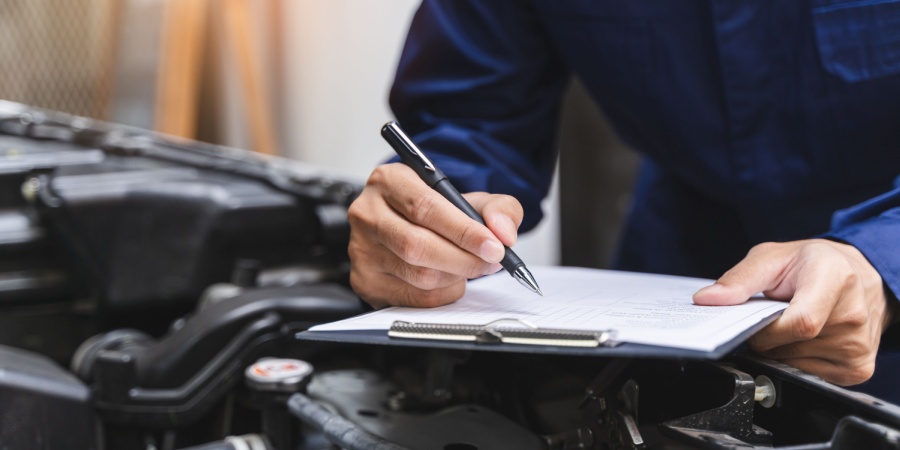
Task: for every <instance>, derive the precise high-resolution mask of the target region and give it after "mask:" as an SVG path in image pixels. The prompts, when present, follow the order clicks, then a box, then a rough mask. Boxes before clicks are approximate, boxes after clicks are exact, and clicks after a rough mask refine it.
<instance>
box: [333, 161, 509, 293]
mask: <svg viewBox="0 0 900 450" xmlns="http://www.w3.org/2000/svg"><path fill="white" fill-rule="evenodd" d="M491 197H492V196H489V195H487V194H485V195H482V196H479V195H475V196H474V198H476V199H477V200H478V202H479V207H480V208H485V207H487V205H490V204H492V203H498V202H497V201H496V199H494V200H492V199H491ZM493 197H505V196H493ZM504 202H508V200H501V201H500V202H499V204H500V206H495V207H493V208H495V209H496V210H498V211H506V210H507V209H509V208H510V206H509V205H504V204H503V203H504ZM517 204H518V203H517V202H516V205H517ZM514 206H515V205H514ZM514 206H513V214H514V213H515V210H514ZM498 214H506V213H505V212H501V213H498ZM347 217H348V221H349V222H350V245H349V248H348V252H349V255H350V261H351V273H350V283H351V285H352V287H353V289H354V291H356V293H357V294H358V295H359V296H360V297H361V298H363V300H365V301H367V302H368V303H370V304H372V305H373V306H376V307H380V306H386V305H403V306H417V307H431V306H438V305H442V304H446V303H450V302H453V301H455V300H457V299H458V298H459V297H461V296H462V295H463V293H464V292H465V281H466V279H467V278H476V277H480V276H482V275H485V274H487V273H493V272H496V271H498V270H500V267H499V264H498V262H499V261H500V259H502V257H503V255H504V248H503V244H502V243H501V241H500V239H498V238H497V237H496V236H495V235H494V233H493V232H492V231H491V230H490V229H488V228H487V227H485V226H483V225H481V224H480V223H478V222H476V221H474V220H472V219H471V218H469V217H468V216H466V215H465V214H464V213H462V212H461V211H460V210H458V209H457V208H456V207H455V206H453V205H452V204H451V203H450V202H449V201H447V200H446V199H444V198H443V197H442V196H440V194H438V193H437V192H435V191H433V190H432V189H431V188H429V187H428V186H427V185H426V184H425V183H423V182H422V181H421V180H420V179H419V178H418V176H417V175H416V174H415V173H414V172H413V171H412V170H411V169H409V168H408V167H406V166H404V165H402V164H389V165H385V166H381V167H379V168H378V169H376V170H375V171H373V173H372V175H371V176H370V177H369V180H368V182H367V183H366V187H365V189H364V190H363V192H362V193H361V194H360V196H359V197H358V198H357V199H356V200H355V201H354V202H353V204H351V205H350V208H349V210H348V215H347ZM515 220H521V214H519V215H518V216H517V217H516V219H515ZM500 228H502V226H501V227H500ZM503 231H504V232H505V233H507V234H510V233H511V234H512V236H513V239H514V237H515V230H512V232H510V231H509V230H503ZM507 238H508V236H506V237H504V239H507Z"/></svg>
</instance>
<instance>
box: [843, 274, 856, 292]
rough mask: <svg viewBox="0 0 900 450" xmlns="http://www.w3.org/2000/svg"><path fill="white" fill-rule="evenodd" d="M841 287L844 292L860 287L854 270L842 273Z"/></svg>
mask: <svg viewBox="0 0 900 450" xmlns="http://www.w3.org/2000/svg"><path fill="white" fill-rule="evenodd" d="M841 281H842V283H841V287H843V290H844V291H848V290H850V289H853V288H855V287H856V286H859V285H860V278H859V274H858V273H856V271H855V270H848V271H845V272H844V273H843V277H842V280H841Z"/></svg>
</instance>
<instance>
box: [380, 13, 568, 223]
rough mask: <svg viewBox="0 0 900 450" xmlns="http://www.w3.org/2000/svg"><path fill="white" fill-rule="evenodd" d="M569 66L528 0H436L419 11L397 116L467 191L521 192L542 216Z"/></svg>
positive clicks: (397, 90) (531, 216)
mask: <svg viewBox="0 0 900 450" xmlns="http://www.w3.org/2000/svg"><path fill="white" fill-rule="evenodd" d="M567 81H568V72H567V70H566V69H565V68H564V66H563V64H562V62H561V60H560V59H559V57H558V56H557V55H556V54H555V53H554V52H553V49H552V46H551V44H550V40H549V38H548V36H547V34H546V31H545V29H544V28H543V27H542V26H541V24H540V22H539V21H538V18H537V16H536V14H535V12H534V11H533V10H532V5H531V3H530V2H524V1H521V0H496V1H489V2H485V1H477V0H474V1H462V0H446V1H439V0H434V1H429V0H425V1H424V2H423V4H422V5H421V7H420V8H419V10H418V11H417V12H416V14H415V17H414V18H413V21H412V24H411V26H410V31H409V36H408V38H407V41H406V45H405V47H404V49H403V53H402V55H401V58H400V64H399V67H398V69H397V75H396V78H395V80H394V85H393V88H392V89H391V94H390V104H391V108H392V109H393V111H394V114H395V115H396V117H397V120H398V121H399V123H400V124H401V126H402V127H403V128H404V130H405V131H406V132H407V133H408V134H409V135H410V137H411V138H412V139H413V141H415V142H416V144H418V145H419V146H420V147H421V148H422V149H423V150H424V151H425V152H426V153H427V154H428V156H429V158H431V159H432V160H433V161H434V162H435V164H437V165H438V166H439V167H440V168H441V170H443V171H444V173H446V174H447V175H448V176H449V177H450V179H451V181H452V182H453V184H454V185H455V186H456V187H457V188H458V189H459V190H460V191H462V192H471V191H487V192H493V193H503V194H508V195H512V196H513V197H515V198H517V199H518V200H519V202H521V203H522V206H523V207H524V209H525V217H524V221H523V224H522V230H523V231H526V230H528V229H530V228H532V227H534V226H535V225H536V224H537V222H538V221H539V220H540V219H541V216H542V212H541V208H540V204H541V200H542V199H543V198H544V196H545V195H546V194H547V191H548V190H549V186H550V181H551V178H552V176H553V168H554V164H555V161H556V151H555V149H554V148H553V141H554V130H555V128H556V126H557V116H558V110H559V102H560V97H561V95H562V91H563V89H564V88H565V85H566V83H567Z"/></svg>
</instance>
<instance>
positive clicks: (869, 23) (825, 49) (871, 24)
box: [812, 0, 900, 83]
mask: <svg viewBox="0 0 900 450" xmlns="http://www.w3.org/2000/svg"><path fill="white" fill-rule="evenodd" d="M812 15H813V22H814V24H815V34H816V43H817V45H818V47H819V54H820V57H821V58H822V64H823V66H824V68H825V70H827V71H828V72H829V73H830V74H832V75H834V76H836V77H838V78H840V79H842V80H844V81H846V82H850V83H854V82H859V81H866V80H871V79H875V78H880V77H885V76H890V75H897V74H900V0H855V1H844V0H813V9H812Z"/></svg>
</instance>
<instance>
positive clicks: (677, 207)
mask: <svg viewBox="0 0 900 450" xmlns="http://www.w3.org/2000/svg"><path fill="white" fill-rule="evenodd" d="M897 29H900V0H893V1H879V2H860V1H855V0H854V1H844V0H809V1H782V0H767V1H759V0H752V1H751V0H747V1H736V0H710V1H696V0H631V1H604V0H584V1H580V0H567V1H558V0H532V1H524V0H516V1H512V0H510V1H490V2H488V1H484V2H479V1H461V0H449V1H428V0H426V1H425V3H424V4H423V5H422V7H421V8H420V10H419V11H418V12H417V14H416V16H415V18H414V20H413V23H412V26H411V29H410V34H409V39H408V41H407V44H406V47H405V49H404V52H403V56H402V58H401V61H400V66H399V69H398V72H397V77H396V81H395V85H394V88H393V90H392V93H391V105H392V107H393V108H394V111H395V113H396V115H397V118H398V119H399V121H400V123H401V124H402V125H403V126H404V128H405V129H406V131H407V132H408V133H409V134H410V135H411V136H412V138H413V140H415V141H416V142H417V143H418V144H419V146H420V147H422V148H423V149H424V150H425V151H426V152H427V153H428V154H429V157H430V158H431V159H432V160H434V161H435V163H436V164H437V165H438V166H440V167H441V168H442V170H443V171H444V172H445V173H447V174H448V175H449V176H450V178H451V179H452V180H453V183H454V184H455V185H456V186H457V187H458V188H459V189H460V191H462V192H470V193H469V194H467V198H468V199H469V201H470V202H471V203H472V204H473V206H474V207H475V208H476V209H477V210H479V211H480V212H481V213H482V215H483V216H484V218H485V221H486V223H487V227H483V226H481V225H479V224H476V223H474V222H473V221H471V220H470V219H468V218H467V217H466V216H465V215H463V214H462V213H461V212H460V211H458V210H456V209H455V208H454V207H453V206H452V205H451V204H450V203H449V202H447V201H446V200H444V199H443V198H442V197H440V196H439V195H438V194H437V193H435V192H433V191H431V190H430V189H429V188H428V187H427V186H426V185H425V184H424V183H422V182H421V181H420V180H419V179H418V178H417V177H416V176H415V175H414V173H413V172H412V171H411V170H409V169H408V168H406V167H405V166H403V165H400V164H387V165H383V166H381V167H379V168H377V169H376V170H375V171H374V172H373V173H372V175H371V177H370V178H369V181H368V183H367V186H366V189H365V190H364V192H363V194H362V195H361V196H360V198H359V199H358V200H357V201H356V202H355V203H354V204H353V205H352V207H351V209H350V215H349V217H350V222H351V227H352V233H351V243H350V249H349V251H350V256H351V258H352V263H353V267H352V274H351V282H352V284H353V287H354V289H355V290H356V291H357V293H358V294H359V295H360V296H361V297H362V298H364V299H365V300H366V301H368V302H369V303H370V304H372V305H373V306H376V307H378V306H383V305H387V304H399V305H413V306H423V307H428V306H436V305H441V304H445V303H449V302H453V301H455V300H456V299H458V298H459V297H460V296H461V295H462V294H463V292H464V290H465V280H466V279H467V278H473V277H477V276H480V275H483V274H486V273H491V272H495V271H497V270H499V266H498V265H497V262H498V261H499V260H500V259H501V257H502V253H503V250H502V244H505V245H509V246H512V245H514V243H515V240H516V234H517V229H518V227H519V226H520V225H521V226H522V227H523V229H528V228H530V227H532V226H533V225H534V224H535V223H536V222H537V221H538V220H539V219H540V200H541V199H542V198H543V196H544V195H545V194H546V192H547V190H548V186H549V184H550V178H551V174H552V171H553V164H554V159H555V154H554V151H553V148H552V144H551V143H552V142H553V132H554V130H553V129H554V125H555V124H556V118H557V109H558V103H559V99H560V95H561V92H562V90H563V88H564V87H565V84H566V82H567V80H568V79H569V77H570V76H571V75H572V74H575V75H577V76H579V77H580V78H581V79H582V81H583V82H584V84H585V86H586V87H587V89H588V90H589V91H590V92H591V94H592V95H593V96H594V97H595V99H596V100H597V102H598V103H599V105H600V106H601V107H602V108H603V109H604V111H605V112H606V114H607V116H608V117H609V119H610V121H611V122H612V124H613V126H614V127H615V128H616V130H617V131H618V133H619V134H620V135H621V136H622V137H623V138H624V139H625V140H626V141H628V142H629V143H630V145H631V146H633V147H634V148H636V149H638V150H639V151H641V152H642V153H643V154H644V156H645V160H644V163H643V166H642V169H641V172H640V175H639V180H638V183H637V187H636V191H635V197H634V205H633V208H632V211H631V212H630V215H629V218H628V222H627V224H626V231H625V233H624V236H623V240H622V243H621V247H620V250H619V253H618V256H617V259H616V268H619V269H625V270H637V271H648V272H657V273H669V274H679V275H692V276H705V277H712V278H716V277H718V280H717V282H716V283H715V284H713V285H712V286H710V287H707V288H705V289H702V290H701V291H699V292H697V293H696V294H695V296H694V301H695V302H696V303H698V304H704V305H727V304H735V303H741V302H743V301H745V300H746V299H747V298H748V297H749V296H750V295H752V294H754V293H756V292H759V291H763V292H765V293H766V295H768V296H770V297H772V298H776V299H783V300H785V301H790V306H789V307H788V308H787V309H786V310H785V311H784V313H783V315H782V316H781V317H780V318H779V319H777V320H776V321H775V322H774V323H772V324H771V325H770V326H768V327H767V328H766V329H765V330H763V331H761V332H760V333H758V334H757V335H756V336H754V337H753V338H752V339H751V341H750V345H751V348H753V349H754V350H755V351H757V352H759V353H761V354H762V355H765V356H768V357H771V358H775V359H778V360H781V361H784V362H786V363H788V364H791V365H793V366H796V367H798V368H800V369H803V370H805V371H807V372H809V373H812V374H816V375H819V376H821V377H822V378H824V379H826V380H828V381H831V382H834V383H836V384H840V385H856V384H859V383H863V382H865V381H866V380H869V379H870V378H871V377H872V376H873V373H874V374H875V375H876V376H875V378H874V379H873V380H872V381H870V382H869V383H866V384H865V385H863V387H862V389H867V390H869V391H870V392H873V393H875V394H876V395H879V396H881V397H883V398H885V399H888V400H891V401H894V402H898V403H900V389H891V387H892V385H893V379H894V378H893V377H894V376H895V374H897V373H898V369H895V368H894V367H896V366H900V365H898V364H893V363H892V362H893V361H891V358H892V353H889V352H882V355H881V356H880V358H882V359H883V361H882V360H879V362H878V363H877V364H876V359H877V358H878V349H879V345H880V344H881V337H882V334H883V333H884V332H885V330H886V329H887V328H888V326H889V325H890V324H891V322H892V321H893V317H894V316H895V314H894V313H893V311H895V310H896V309H897V300H896V297H895V295H894V294H895V293H897V292H898V291H900V239H898V237H900V189H898V188H897V187H896V186H894V184H893V179H894V177H895V176H896V175H897V174H898V173H900V126H898V125H900V57H898V55H900V40H897V39H892V38H891V36H896V30H897ZM562 176H565V175H564V174H563V175H562ZM585 207H590V205H585ZM748 250H749V252H748ZM723 273H724V275H723Z"/></svg>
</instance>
